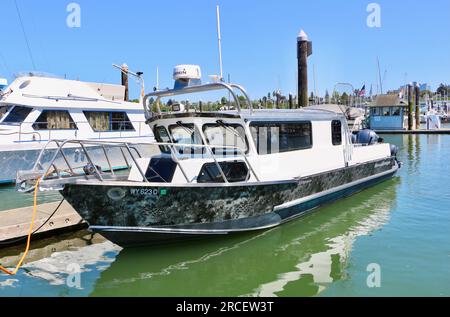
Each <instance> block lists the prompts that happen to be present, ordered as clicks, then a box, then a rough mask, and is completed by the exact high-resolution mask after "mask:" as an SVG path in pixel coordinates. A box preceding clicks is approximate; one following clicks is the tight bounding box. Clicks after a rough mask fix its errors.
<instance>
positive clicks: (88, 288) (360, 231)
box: [0, 179, 399, 296]
mask: <svg viewBox="0 0 450 317" xmlns="http://www.w3.org/2000/svg"><path fill="white" fill-rule="evenodd" d="M398 184H399V181H398V179H393V180H391V181H388V182H385V183H383V184H380V185H378V186H375V187H373V188H371V189H369V190H366V191H364V192H362V193H360V194H357V195H354V196H352V197H350V198H348V199H345V200H341V201H338V202H336V203H333V204H330V205H328V206H325V207H322V208H320V209H319V210H317V212H316V213H314V214H311V215H309V216H307V217H305V218H303V219H299V220H297V221H294V222H291V223H288V224H285V225H283V226H281V227H278V228H275V229H272V230H269V231H265V232H260V233H256V234H255V233H246V234H241V235H235V236H230V237H224V238H220V239H211V240H205V241H197V242H194V243H192V242H189V244H178V245H169V246H160V247H152V248H136V249H125V250H122V249H121V248H119V247H118V246H115V245H114V244H112V243H110V242H108V241H105V240H104V239H103V238H101V237H100V236H98V235H96V236H95V235H94V236H93V235H90V234H88V233H86V232H81V233H78V234H76V235H69V236H66V237H62V238H61V237H59V238H58V239H52V240H44V241H40V242H34V243H33V250H31V252H30V255H29V257H28V258H27V262H26V263H25V266H24V270H21V271H20V274H19V275H17V276H14V277H7V276H4V275H1V276H0V294H2V296H86V295H91V296H242V295H247V296H313V295H317V294H319V293H320V292H322V291H323V290H325V289H326V288H327V287H328V286H329V285H330V284H331V283H333V282H334V281H337V280H342V279H345V278H346V276H345V268H346V266H347V263H348V259H349V254H350V252H351V249H352V246H353V243H354V241H355V239H356V238H357V237H359V236H363V235H369V234H371V232H373V231H374V230H377V229H378V228H380V227H381V226H382V225H383V224H384V223H386V222H387V221H388V219H389V212H390V210H391V209H393V208H394V207H395V206H394V204H395V201H396V188H397V186H398ZM21 250H22V247H19V248H12V249H8V250H2V251H0V263H2V264H4V265H7V266H12V265H14V264H15V263H17V261H18V259H19V256H20V254H19V252H20V251H21ZM73 263H75V264H76V265H78V266H79V267H80V271H81V289H76V288H71V287H69V286H68V285H67V278H68V276H69V274H70V273H71V272H69V271H68V266H69V265H70V264H73Z"/></svg>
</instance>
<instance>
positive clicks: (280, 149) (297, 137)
mask: <svg viewBox="0 0 450 317" xmlns="http://www.w3.org/2000/svg"><path fill="white" fill-rule="evenodd" d="M250 130H251V132H252V136H253V140H254V141H255V145H256V147H257V149H258V153H259V154H261V155H264V154H274V153H284V152H291V151H298V150H305V149H310V148H312V124H311V122H292V123H264V122H257V123H251V124H250Z"/></svg>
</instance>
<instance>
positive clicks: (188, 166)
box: [128, 68, 391, 184]
mask: <svg viewBox="0 0 450 317" xmlns="http://www.w3.org/2000/svg"><path fill="white" fill-rule="evenodd" d="M189 70H190V69H189V68H188V69H187V71H185V72H182V71H181V72H180V71H177V72H176V73H175V74H176V76H174V78H175V80H179V78H178V77H179V75H178V74H180V73H181V74H184V76H186V77H189V74H190V72H189ZM196 79H197V77H196ZM183 84H184V85H183ZM180 86H181V87H180ZM212 90H227V91H228V93H230V95H231V96H232V98H233V99H234V102H235V105H236V110H235V111H217V112H203V111H199V110H198V109H188V108H187V107H185V105H183V104H180V103H175V104H173V105H172V109H171V111H169V112H165V113H163V112H161V109H160V106H159V101H160V99H161V98H165V97H173V96H178V95H183V94H192V93H199V92H207V91H212ZM238 93H239V94H240V95H242V96H244V97H245V98H244V99H245V104H241V102H240V100H241V99H239V98H238ZM150 98H156V108H157V111H156V113H154V112H152V107H151V105H149V104H148V100H149V99H150ZM144 109H145V113H146V117H147V118H148V120H147V123H148V125H149V126H150V128H151V129H152V131H153V133H154V135H155V139H156V140H157V142H158V146H159V148H160V151H161V154H160V155H158V156H154V157H150V158H140V159H139V160H138V161H139V164H137V165H139V166H134V168H133V169H132V170H131V173H130V176H129V179H128V180H129V181H138V182H142V181H148V182H165V183H193V184H195V183H221V182H223V183H233V182H249V181H250V182H251V181H255V182H256V181H279V180H286V179H294V178H299V177H304V176H308V175H313V174H317V173H321V172H324V171H330V170H336V169H340V168H344V167H348V166H351V165H356V164H360V163H363V162H366V161H368V160H376V159H382V158H387V157H390V156H391V152H390V148H389V145H387V144H382V143H378V142H372V143H371V144H352V133H351V132H350V131H349V128H348V125H347V122H346V119H345V117H344V115H342V114H339V113H336V112H333V111H327V110H322V109H312V110H311V109H295V110H280V109H274V110H265V109H257V110H256V109H253V108H252V103H251V100H250V98H249V96H248V94H247V93H246V91H245V90H244V88H242V86H239V85H236V84H226V83H224V82H220V81H219V82H215V83H209V84H205V85H202V84H199V83H198V82H196V83H195V84H194V85H189V78H183V83H181V84H180V83H179V82H178V83H176V85H175V89H168V90H163V91H155V92H153V93H150V94H148V95H146V96H145V98H144ZM143 171H145V177H144V175H143V174H144V173H143Z"/></svg>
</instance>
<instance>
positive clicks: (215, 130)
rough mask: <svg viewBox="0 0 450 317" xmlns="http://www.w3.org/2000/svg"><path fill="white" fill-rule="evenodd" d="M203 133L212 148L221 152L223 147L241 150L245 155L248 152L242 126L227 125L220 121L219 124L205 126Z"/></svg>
mask: <svg viewBox="0 0 450 317" xmlns="http://www.w3.org/2000/svg"><path fill="white" fill-rule="evenodd" d="M203 133H204V134H205V137H206V140H207V142H208V144H209V145H210V146H211V147H212V148H214V147H217V149H218V150H219V151H221V149H220V147H222V146H225V147H235V148H239V149H241V150H242V151H243V152H244V153H246V152H247V151H248V142H247V138H246V136H245V130H244V128H243V127H242V126H241V125H240V124H227V123H224V122H222V121H220V120H219V121H217V123H212V124H205V125H203ZM224 152H229V151H224Z"/></svg>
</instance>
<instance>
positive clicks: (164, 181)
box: [17, 65, 401, 246]
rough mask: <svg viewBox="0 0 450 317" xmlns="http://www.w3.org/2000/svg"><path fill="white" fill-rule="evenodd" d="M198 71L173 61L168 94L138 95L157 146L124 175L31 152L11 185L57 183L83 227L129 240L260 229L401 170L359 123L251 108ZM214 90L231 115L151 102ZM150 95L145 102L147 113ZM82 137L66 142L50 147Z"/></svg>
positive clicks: (322, 113)
mask: <svg viewBox="0 0 450 317" xmlns="http://www.w3.org/2000/svg"><path fill="white" fill-rule="evenodd" d="M200 78H201V76H200V69H199V68H198V67H195V66H192V65H187V66H181V67H177V68H176V71H175V72H174V79H175V80H176V84H175V88H174V89H169V90H162V91H155V92H152V93H150V94H148V95H147V96H146V97H145V98H144V110H145V112H146V117H147V118H148V120H147V124H148V125H149V126H150V128H151V129H152V130H153V132H154V135H155V138H156V140H157V141H158V143H155V144H148V145H147V146H148V147H153V148H157V149H158V153H157V154H154V155H151V156H145V155H144V156H143V155H139V153H138V154H136V155H132V157H131V159H132V164H131V168H130V169H129V172H128V173H121V174H116V173H114V172H113V171H112V172H105V171H102V170H98V169H96V168H95V164H94V168H93V169H88V170H86V169H85V168H81V169H78V170H77V169H75V168H70V166H69V169H70V170H71V173H70V175H64V174H62V173H61V172H60V171H61V170H64V169H67V168H68V167H66V166H63V167H57V166H55V164H54V162H53V161H52V162H51V163H50V164H48V165H47V166H46V167H44V166H43V164H40V161H39V160H40V158H39V159H38V161H37V162H36V164H35V166H34V168H33V169H32V170H31V171H22V172H21V173H20V174H19V175H18V179H17V183H18V184H19V188H21V189H22V190H24V191H27V190H30V189H31V190H33V189H34V186H35V184H36V180H37V179H39V189H40V190H60V191H61V194H62V195H63V196H64V197H65V199H66V200H67V201H68V202H69V203H70V204H71V205H72V206H73V207H74V208H75V209H76V210H77V211H78V212H79V213H80V215H81V216H82V217H83V218H84V219H85V220H86V221H87V222H88V223H89V225H90V229H91V230H93V231H95V232H100V233H101V234H102V235H103V236H105V237H106V238H108V239H110V240H111V241H113V242H115V243H117V244H119V245H122V246H129V245H141V244H153V243H162V242H167V241H172V240H178V239H182V240H185V239H188V238H199V237H206V236H214V235H223V234H229V233H235V232H241V231H255V230H263V229H267V228H271V227H274V226H277V225H280V224H282V223H284V222H286V221H289V220H292V219H294V218H296V217H299V216H302V215H304V214H305V213H307V212H308V211H310V210H312V209H314V208H316V207H318V206H320V205H322V204H324V203H327V202H331V201H333V200H336V199H339V198H342V197H346V196H349V195H351V194H353V193H356V192H358V191H361V190H363V189H365V188H367V187H369V186H372V185H374V184H377V183H378V182H381V181H384V180H387V179H389V178H391V177H392V176H393V175H395V173H396V172H397V170H398V169H399V168H400V165H401V164H400V162H399V161H398V160H397V158H396V149H395V147H394V146H391V145H389V144H386V143H383V141H382V139H381V138H378V136H377V135H376V134H375V133H374V132H373V131H370V130H362V131H359V132H358V133H357V134H356V135H355V137H353V136H352V133H351V131H350V130H349V128H348V125H347V123H346V120H345V116H344V115H343V114H339V113H336V112H332V111H327V110H320V109H318V110H308V109H296V110H259V109H258V110H256V109H253V108H252V103H251V100H250V98H249V97H248V94H247V93H246V91H245V90H244V88H242V87H241V86H239V85H236V84H226V83H224V82H221V81H219V82H214V83H209V84H204V85H203V84H201V83H200ZM213 90H226V91H227V92H228V93H230V95H231V96H232V97H233V99H234V104H235V106H236V110H235V111H222V112H220V111H219V112H204V111H200V110H199V109H192V108H191V109H189V108H188V107H186V105H183V104H180V103H174V104H173V105H172V109H171V111H170V112H162V111H161V109H160V108H159V101H160V99H161V98H167V97H173V96H178V95H184V94H194V93H202V92H209V91H213ZM238 93H239V94H240V95H241V96H244V97H245V98H244V99H245V101H246V103H247V105H246V109H244V104H242V103H241V102H240V101H241V100H242V99H240V98H239V97H238ZM149 98H155V99H156V105H157V111H156V113H154V112H152V108H150V106H149V105H148V103H147V100H149ZM92 144H94V143H93V142H81V141H76V140H74V141H71V140H67V141H65V142H64V144H61V145H60V147H59V150H60V151H62V150H63V149H64V147H65V146H75V145H78V146H81V147H82V148H83V150H84V148H86V146H87V145H92ZM83 146H84V147H83ZM110 146H116V147H118V148H122V149H124V151H125V150H128V149H129V148H130V147H131V145H130V144H128V143H111V144H110ZM128 152H129V151H128ZM129 153H131V152H129ZM55 158H56V156H55Z"/></svg>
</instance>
